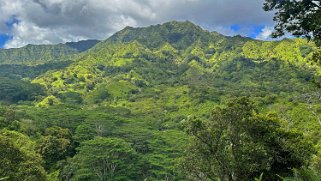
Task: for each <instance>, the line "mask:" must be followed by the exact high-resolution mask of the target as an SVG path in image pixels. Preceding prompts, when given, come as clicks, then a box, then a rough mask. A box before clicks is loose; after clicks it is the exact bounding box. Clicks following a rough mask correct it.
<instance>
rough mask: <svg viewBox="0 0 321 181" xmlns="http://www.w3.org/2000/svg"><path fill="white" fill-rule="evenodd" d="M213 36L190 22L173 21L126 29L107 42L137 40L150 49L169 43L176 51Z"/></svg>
mask: <svg viewBox="0 0 321 181" xmlns="http://www.w3.org/2000/svg"><path fill="white" fill-rule="evenodd" d="M211 36H212V35H211V33H210V32H208V31H206V30H203V29H202V28H201V27H199V26H197V25H195V24H193V23H192V22H190V21H184V22H179V21H171V22H167V23H164V24H158V25H152V26H148V27H143V28H133V27H126V28H124V29H123V30H121V31H119V32H117V33H115V34H114V35H113V36H111V37H110V38H109V39H107V42H123V43H127V42H131V41H134V40H136V41H138V42H139V43H141V44H142V45H144V46H146V47H148V48H159V47H161V46H163V44H164V43H169V44H171V45H172V46H173V47H174V48H176V49H186V48H187V47H189V46H190V45H191V44H193V43H194V42H195V41H197V40H199V39H201V40H202V41H204V42H207V41H209V39H211Z"/></svg>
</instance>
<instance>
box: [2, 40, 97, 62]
mask: <svg viewBox="0 0 321 181" xmlns="http://www.w3.org/2000/svg"><path fill="white" fill-rule="evenodd" d="M98 42H99V41H97V40H85V41H79V42H70V43H66V44H57V45H27V46H25V47H22V48H11V49H0V64H26V65H35V64H41V63H47V62H50V61H63V60H70V59H71V58H72V55H75V54H77V53H80V52H83V51H86V50H88V49H89V48H91V47H93V46H95V45H96V44H97V43H98Z"/></svg>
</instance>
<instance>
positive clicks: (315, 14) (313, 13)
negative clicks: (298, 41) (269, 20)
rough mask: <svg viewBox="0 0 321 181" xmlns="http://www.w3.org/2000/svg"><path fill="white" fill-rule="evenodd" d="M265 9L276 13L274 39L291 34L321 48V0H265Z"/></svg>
mask: <svg viewBox="0 0 321 181" xmlns="http://www.w3.org/2000/svg"><path fill="white" fill-rule="evenodd" d="M263 9H264V10H265V11H275V16H274V18H273V20H274V21H276V22H277V25H276V26H275V32H274V33H273V36H274V37H279V36H283V35H284V34H285V32H290V33H292V34H293V35H295V36H304V37H306V38H308V39H311V40H314V41H315V42H316V44H317V45H318V46H321V0H265V3H264V6H263Z"/></svg>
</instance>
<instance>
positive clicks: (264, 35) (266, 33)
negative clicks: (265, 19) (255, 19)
mask: <svg viewBox="0 0 321 181" xmlns="http://www.w3.org/2000/svg"><path fill="white" fill-rule="evenodd" d="M273 30H274V28H273V27H269V26H265V27H264V28H263V29H262V31H261V33H260V34H258V35H257V36H256V39H258V40H271V39H272V32H273Z"/></svg>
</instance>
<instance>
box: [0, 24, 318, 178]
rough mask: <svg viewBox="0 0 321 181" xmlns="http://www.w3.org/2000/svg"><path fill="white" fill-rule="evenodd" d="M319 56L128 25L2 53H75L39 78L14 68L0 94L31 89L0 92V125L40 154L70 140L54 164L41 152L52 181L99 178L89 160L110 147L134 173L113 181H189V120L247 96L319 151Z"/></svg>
mask: <svg viewBox="0 0 321 181" xmlns="http://www.w3.org/2000/svg"><path fill="white" fill-rule="evenodd" d="M91 46H92V47H91ZM84 47H85V48H84ZM90 47H91V48H90ZM88 48H90V49H88ZM87 49H88V50H87ZM315 49H316V47H315V45H314V44H313V43H311V42H308V41H306V40H304V39H284V40H282V41H273V42H265V41H258V40H253V39H250V38H247V37H241V36H234V37H228V36H223V35H221V34H219V33H217V32H209V31H206V30H203V29H202V28H200V27H199V26H197V25H194V24H192V23H191V22H176V21H173V22H168V23H164V24H162V25H153V26H149V27H144V28H132V27H126V28H125V29H123V30H121V31H119V32H117V33H115V34H114V35H112V36H111V37H109V38H108V39H106V40H104V41H101V42H99V43H97V44H96V45H94V43H93V44H91V45H90V46H86V45H84V46H82V45H81V47H77V45H75V44H71V43H67V44H64V45H53V46H49V45H46V46H27V47H23V48H21V49H15V50H6V51H15V53H12V54H11V53H10V55H7V54H6V53H2V54H1V52H0V60H4V61H3V63H8V60H10V61H11V63H19V64H20V63H23V64H28V63H30V62H38V61H43V60H45V61H47V60H48V61H49V60H50V61H51V60H60V59H61V58H65V57H66V56H67V57H68V56H69V55H75V54H76V55H77V56H74V57H73V56H70V57H72V60H71V61H70V62H69V63H66V64H64V65H62V64H60V63H59V62H58V63H57V64H55V65H56V66H54V68H52V69H48V70H50V71H47V70H46V71H42V69H41V67H38V68H39V69H40V70H41V71H40V70H39V71H38V73H35V74H33V73H32V72H33V70H30V71H31V73H30V75H24V74H22V73H21V72H20V73H16V74H15V73H12V72H14V69H12V70H11V73H12V74H14V76H12V77H11V78H12V82H10V81H9V80H10V79H8V78H3V79H0V84H1V85H0V87H1V88H2V90H3V91H7V92H10V91H11V90H15V89H17V90H23V89H22V88H21V87H19V86H23V85H22V84H21V82H20V81H22V80H19V79H23V81H25V83H26V85H25V86H23V87H25V89H26V90H27V91H25V92H24V93H23V94H22V93H21V91H20V92H19V91H17V94H13V95H12V96H11V97H10V95H11V94H5V95H1V94H0V99H1V100H2V101H3V106H2V111H0V113H2V115H1V114H0V120H3V121H2V122H3V124H2V127H3V128H4V127H7V128H8V129H11V130H16V131H18V132H20V133H23V134H25V135H28V136H29V137H30V139H31V140H32V139H33V140H34V141H35V142H37V144H39V145H40V147H41V146H43V144H44V143H46V144H49V143H48V142H50V139H52V137H57V138H58V137H59V140H60V141H62V140H61V139H67V141H66V142H64V143H70V145H69V146H70V148H69V147H68V149H67V148H66V147H64V148H65V150H64V151H65V152H62V151H61V150H60V151H59V150H55V153H61V155H59V156H57V157H54V159H51V157H49V158H48V155H46V154H47V153H48V154H49V156H50V154H52V152H50V151H48V152H46V150H45V149H47V148H48V147H46V146H45V147H41V148H43V149H44V150H41V151H40V152H39V151H38V152H37V153H39V154H42V157H43V159H44V161H45V166H44V168H45V169H46V170H47V172H48V177H50V178H54V179H56V180H88V179H89V180H99V176H97V173H96V172H95V169H91V165H99V163H98V162H97V163H96V162H93V161H92V160H91V159H94V157H95V156H92V153H93V154H98V153H100V152H101V151H104V150H108V151H111V152H113V151H115V150H121V151H123V152H124V153H123V152H122V154H124V155H126V156H125V157H121V159H119V158H118V160H119V162H121V163H120V164H121V165H123V166H124V167H122V169H121V170H124V169H125V170H126V169H128V173H123V172H122V171H120V172H119V173H118V174H119V175H121V176H119V177H117V179H116V180H143V179H144V178H146V179H147V178H148V180H189V179H190V180H193V179H191V177H188V176H186V173H185V172H184V171H182V166H181V162H182V158H184V155H185V154H186V152H184V150H185V151H186V147H187V145H190V142H189V141H190V140H191V139H190V138H191V137H190V136H188V135H187V134H186V132H184V129H183V123H184V122H186V121H188V120H191V119H192V120H193V119H200V120H207V119H209V118H210V117H211V116H212V114H211V113H212V110H213V109H214V108H218V107H219V108H224V107H225V106H226V105H228V104H229V103H228V102H229V100H230V99H231V98H235V97H248V98H249V99H250V100H251V101H252V102H253V105H254V106H255V111H257V112H258V113H262V114H267V115H278V119H280V120H281V121H280V122H281V123H280V125H282V130H283V129H284V130H287V131H288V130H291V131H293V134H292V133H291V134H290V133H289V134H285V135H292V136H293V137H294V135H295V134H302V137H304V139H306V140H307V141H306V143H307V144H311V145H313V147H315V148H318V149H320V145H321V142H320V139H319V138H320V136H321V135H320V131H319V130H320V126H321V125H320V124H319V122H318V120H319V116H321V104H320V102H319V101H318V100H319V97H318V96H319V93H318V92H319V91H320V87H321V76H320V75H321V68H320V65H319V64H318V62H316V61H315V60H313V59H312V56H313V52H314V51H315ZM33 50H34V51H33ZM1 51H4V50H1ZM82 51H85V52H83V53H81V54H77V53H79V52H82ZM28 52H29V53H30V52H32V53H30V54H29V53H28ZM43 52H48V53H43ZM25 54H28V55H27V56H25ZM39 55H41V56H39ZM47 55H48V56H47ZM6 56H10V57H11V58H6ZM19 57H20V58H19ZM21 57H29V58H28V59H27V58H21ZM5 60H6V61H5ZM0 62H1V61H0ZM16 66H17V65H16ZM0 68H1V66H0ZM26 70H28V69H26ZM1 72H2V71H1V69H0V75H1ZM9 72H10V71H9ZM23 72H25V71H23ZM17 75H19V76H17ZM13 80H14V81H13ZM15 85H19V86H18V88H17V86H16V87H15ZM6 87H7V88H6ZM40 87H41V88H40ZM2 90H1V91H2ZM33 90H38V92H36V91H33ZM22 92H23V91H22ZM29 92H30V93H29ZM35 94H36V95H35ZM19 95H21V99H20V100H19ZM19 101H20V102H19ZM18 102H19V103H18ZM13 103H14V104H13ZM8 104H11V107H10V106H6V105H8ZM223 110H224V109H223ZM10 111H12V112H14V113H12V112H10ZM253 111H254V109H253ZM258 113H257V115H259V114H258ZM251 114H252V113H251ZM253 114H254V113H253ZM254 115H255V116H257V115H256V114H254ZM271 117H273V116H271ZM9 119H10V120H12V121H11V122H10V121H6V120H9ZM271 119H272V118H271ZM275 124H276V123H275ZM63 129H66V130H67V131H66V130H63ZM54 130H55V131H54ZM280 130H281V128H280V129H278V130H277V131H280ZM68 131H69V132H68ZM66 132H68V134H67V133H66ZM58 133H59V134H58ZM294 133H295V134H294ZM69 134H70V135H69ZM273 134H274V135H275V134H276V133H273ZM293 137H292V138H293ZM49 138H50V139H49ZM57 140H58V139H57ZM71 143H72V144H71ZM52 144H53V145H54V144H60V143H58V141H57V142H55V143H52ZM293 144H294V143H293ZM61 145H66V144H61ZM102 145H103V146H106V148H105V147H104V150H101V149H102V147H101V146H102ZM291 146H292V145H291ZM293 147H295V146H293ZM311 147H312V146H311ZM53 148H56V147H55V146H53ZM53 148H52V149H53ZM111 148H113V150H109V149H111ZM48 149H49V148H48ZM289 149H290V148H289ZM291 149H292V147H291ZM53 152H54V151H53ZM51 156H53V155H51ZM97 157H99V156H97ZM67 158H68V159H67ZM87 158H88V159H87ZM116 160H117V159H116ZM133 160H134V161H133ZM127 162H130V163H131V165H129V163H127ZM94 163H95V164H94ZM126 163H127V164H126ZM267 167H268V166H267ZM184 168H185V167H184ZM264 169H271V168H270V167H269V168H264ZM264 169H263V170H264ZM183 170H184V169H183ZM185 171H186V170H185ZM260 171H261V170H260ZM265 171H266V170H264V173H265ZM262 173H263V171H262ZM260 174H261V172H260V173H259V174H257V173H256V175H255V177H258V176H259V175H260ZM115 175H116V176H117V173H116V174H115ZM115 175H114V177H111V178H116V176H115ZM124 175H126V176H124ZM123 176H124V177H123ZM283 176H289V175H286V174H285V175H283ZM106 178H107V179H108V178H110V175H107V176H106Z"/></svg>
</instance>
